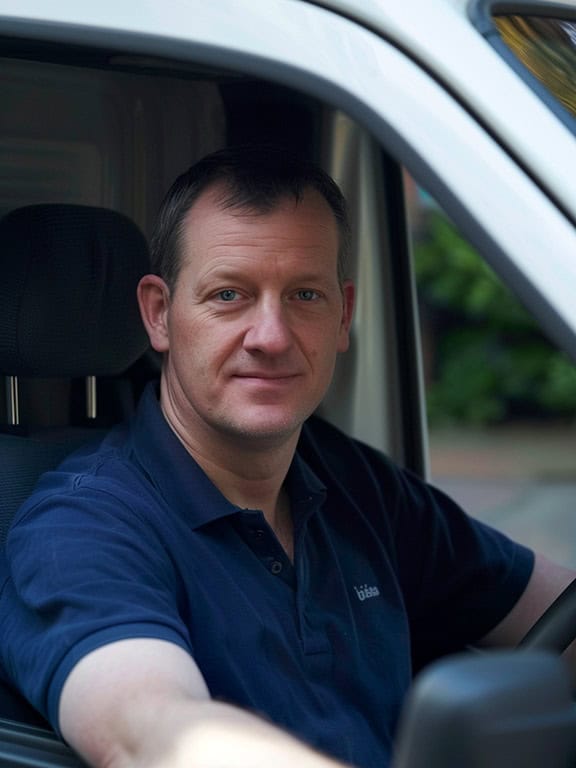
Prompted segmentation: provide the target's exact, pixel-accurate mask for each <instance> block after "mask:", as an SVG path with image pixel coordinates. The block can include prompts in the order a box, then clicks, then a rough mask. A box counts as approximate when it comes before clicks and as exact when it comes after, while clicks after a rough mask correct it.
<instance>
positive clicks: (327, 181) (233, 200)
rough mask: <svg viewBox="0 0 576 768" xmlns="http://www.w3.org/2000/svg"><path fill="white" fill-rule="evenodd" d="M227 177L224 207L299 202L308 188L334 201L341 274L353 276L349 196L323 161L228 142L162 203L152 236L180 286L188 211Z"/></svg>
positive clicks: (155, 262) (155, 264) (159, 259)
mask: <svg viewBox="0 0 576 768" xmlns="http://www.w3.org/2000/svg"><path fill="white" fill-rule="evenodd" d="M217 183H222V184H223V186H224V189H225V193H224V194H223V195H222V199H221V204H222V208H223V209H227V208H235V209H240V210H242V209H244V210H246V211H250V212H255V213H258V214H265V213H270V212H271V211H273V210H274V209H275V208H276V207H277V206H278V204H279V203H280V202H281V201H282V200H283V199H285V198H286V197H293V198H294V199H295V200H296V201H297V202H299V201H300V200H301V199H302V196H303V194H304V192H305V191H306V190H307V189H314V190H316V191H317V192H319V193H320V194H321V195H322V197H323V198H324V200H325V201H326V202H327V203H328V205H329V206H330V209H331V210H332V213H333V214H334V218H335V220H336V224H337V225H338V231H339V240H340V244H339V249H338V279H339V280H340V282H342V281H343V280H344V279H345V278H346V277H347V269H348V258H349V251H350V226H349V222H348V212H347V205H346V200H345V199H344V196H343V194H342V192H341V191H340V189H339V188H338V185H337V184H336V182H335V181H334V180H333V179H332V178H331V177H330V176H329V175H328V174H327V173H326V172H325V171H323V170H322V169H321V168H320V167H319V166H317V165H315V164H314V163H311V162H309V161H308V160H305V159H302V158H300V157H298V156H297V155H294V154H292V153H290V152H286V151H285V150H283V149H281V148H278V147H254V146H251V147H228V148H226V149H221V150H219V151H217V152H214V153H212V154H210V155H207V156H206V157H204V158H203V159H201V160H199V161H198V162H197V163H195V164H194V165H193V166H192V167H191V168H189V169H188V170H187V171H186V172H185V173H183V174H182V175H181V176H179V177H178V178H177V179H176V181H175V182H174V183H173V184H172V186H171V187H170V189H169V190H168V193H167V194H166V197H165V198H164V201H163V203H162V205H161V207H160V211H159V213H158V218H157V221H156V225H155V228H154V232H153V234H152V239H151V257H152V269H153V271H154V272H155V273H156V274H157V275H159V276H160V277H162V278H163V280H164V281H165V282H166V284H167V285H168V287H169V289H170V290H173V289H174V286H175V285H176V280H177V278H178V273H179V271H180V266H181V254H180V243H181V238H182V233H183V228H184V227H183V225H184V219H185V217H186V214H187V213H188V211H189V210H190V208H192V206H193V205H194V203H195V202H196V200H197V199H198V198H199V197H200V195H201V194H202V193H203V192H204V191H206V190H207V189H208V188H209V187H211V186H212V185H214V184H217Z"/></svg>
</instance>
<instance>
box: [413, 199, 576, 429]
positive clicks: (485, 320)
mask: <svg viewBox="0 0 576 768" xmlns="http://www.w3.org/2000/svg"><path fill="white" fill-rule="evenodd" d="M415 265H416V276H417V282H418V290H419V294H420V300H421V302H422V304H423V305H424V309H425V311H424V315H425V316H426V317H428V318H429V319H430V323H431V325H432V330H433V334H432V335H433V338H434V341H435V345H434V347H435V348H434V354H433V370H432V371H431V373H430V381H429V386H428V413H429V417H430V419H431V421H432V422H436V423H439V422H449V421H458V422H460V423H468V424H478V425H480V424H487V423H495V422H499V421H502V420H503V419H505V418H509V417H510V416H511V415H514V414H515V413H518V412H521V413H524V414H530V416H532V417H534V416H536V415H538V416H540V417H542V416H548V417H567V416H569V417H573V416H574V415H575V414H576V370H575V369H574V366H573V365H572V363H571V362H570V361H569V360H568V359H567V357H566V356H565V355H564V354H563V353H562V352H559V351H558V350H556V349H554V348H553V347H552V346H551V345H550V343H549V342H548V341H547V339H546V338H545V337H544V336H543V335H542V333H541V332H540V330H539V329H538V326H537V325H536V323H535V322H534V321H533V320H532V318H531V317H530V315H529V314H528V313H527V312H526V311H525V310H524V308H523V307H522V306H521V305H520V304H519V302H518V301H517V299H515V298H514V296H513V295H512V294H511V293H510V292H509V291H508V290H507V288H505V287H504V285H503V284H502V283H501V282H500V281H499V279H498V278H497V277H496V276H495V275H494V273H493V272H492V271H491V269H490V268H489V267H488V266H487V265H486V264H485V263H484V261H482V259H480V257H479V256H478V255H477V253H476V252H475V251H474V250H473V249H472V248H471V247H470V246H469V245H468V243H466V242H465V241H464V240H462V238H461V237H460V236H459V235H458V234H457V232H456V230H455V229H454V227H453V226H452V225H451V224H450V223H449V222H448V221H447V220H446V219H445V218H444V216H442V215H441V214H440V213H437V212H433V213H431V214H429V218H428V220H427V226H426V233H425V236H421V237H420V238H419V241H418V242H417V244H416V247H415Z"/></svg>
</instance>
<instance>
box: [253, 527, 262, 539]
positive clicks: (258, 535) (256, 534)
mask: <svg viewBox="0 0 576 768" xmlns="http://www.w3.org/2000/svg"><path fill="white" fill-rule="evenodd" d="M252 535H253V536H254V537H255V538H257V539H262V538H263V537H264V531H263V530H262V528H253V529H252Z"/></svg>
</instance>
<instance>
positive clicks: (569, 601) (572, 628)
mask: <svg viewBox="0 0 576 768" xmlns="http://www.w3.org/2000/svg"><path fill="white" fill-rule="evenodd" d="M574 639H576V579H574V581H572V582H571V583H570V584H569V585H568V586H567V587H566V589H565V590H564V591H563V592H562V593H561V594H560V595H559V596H558V597H557V598H556V600H555V601H554V602H553V603H552V605H551V606H550V607H549V608H548V610H546V611H545V612H544V613H543V614H542V616H541V617H540V618H539V619H538V621H537V622H536V624H534V626H533V627H532V629H530V630H529V631H528V633H527V634H526V635H525V636H524V638H523V639H522V640H521V641H520V643H519V644H518V647H519V648H531V649H538V650H547V651H556V652H557V653H562V651H565V650H566V648H567V647H568V646H569V645H570V643H571V642H572V641H573V640H574Z"/></svg>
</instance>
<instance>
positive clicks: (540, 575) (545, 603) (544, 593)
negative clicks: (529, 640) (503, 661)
mask: <svg viewBox="0 0 576 768" xmlns="http://www.w3.org/2000/svg"><path fill="white" fill-rule="evenodd" d="M575 578H576V571H573V570H572V569H571V568H565V567H563V566H560V565H556V563H553V562H552V561H551V560H548V559H547V558H546V557H544V556H543V555H538V554H537V555H536V556H535V561H534V570H533V571H532V575H531V577H530V580H529V582H528V586H527V587H526V589H525V590H524V592H523V594H522V596H521V598H520V599H519V600H518V602H517V603H516V605H515V606H514V608H512V610H511V611H510V613H509V614H508V615H507V616H506V617H505V618H504V619H503V620H502V621H501V622H500V623H499V624H498V625H497V626H496V627H495V628H494V629H493V630H492V631H491V632H489V633H488V634H487V635H486V637H485V638H484V640H483V641H482V643H481V645H482V646H514V645H517V644H518V643H519V642H520V640H521V639H522V638H523V637H524V635H525V634H526V633H527V632H528V630H529V629H530V628H531V627H532V626H533V625H534V624H535V623H536V621H537V620H538V619H539V618H540V616H542V614H543V613H544V612H545V611H546V609H547V608H548V607H549V606H550V605H552V603H553V602H554V600H555V599H556V598H557V597H558V596H559V595H560V594H561V592H563V590H564V589H566V587H567V586H568V585H569V584H570V582H571V581H573V580H574V579H575ZM569 650H570V653H571V654H572V656H573V658H574V660H575V661H576V658H575V655H576V654H575V651H574V645H572V646H571V647H570V649H569ZM575 667H576V664H575Z"/></svg>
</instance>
